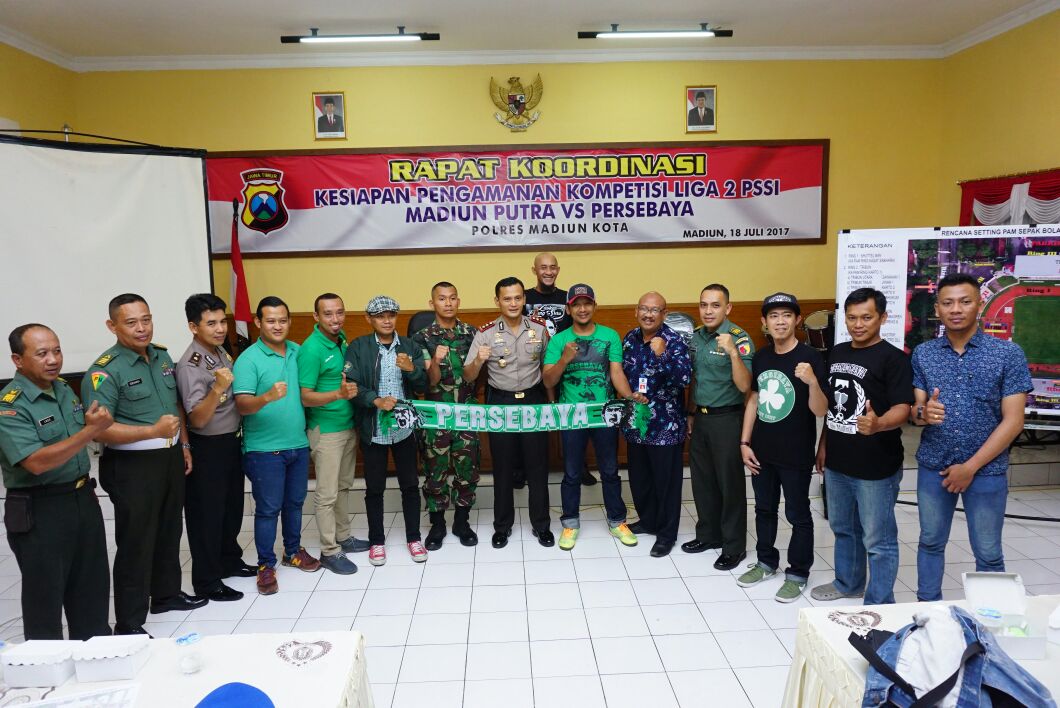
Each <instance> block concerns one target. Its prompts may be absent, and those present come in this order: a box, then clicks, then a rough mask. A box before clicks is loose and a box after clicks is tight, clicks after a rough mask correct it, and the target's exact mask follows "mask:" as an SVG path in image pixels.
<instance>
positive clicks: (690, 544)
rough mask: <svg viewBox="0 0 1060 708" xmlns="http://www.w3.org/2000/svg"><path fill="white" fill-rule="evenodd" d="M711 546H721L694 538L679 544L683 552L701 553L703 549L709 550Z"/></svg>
mask: <svg viewBox="0 0 1060 708" xmlns="http://www.w3.org/2000/svg"><path fill="white" fill-rule="evenodd" d="M712 548H721V546H720V545H714V544H710V543H705V542H703V541H700V540H698V539H695V538H693V539H692V540H691V541H685V542H684V543H682V544H681V550H682V551H684V552H685V553H702V552H703V551H709V550H710V549H712Z"/></svg>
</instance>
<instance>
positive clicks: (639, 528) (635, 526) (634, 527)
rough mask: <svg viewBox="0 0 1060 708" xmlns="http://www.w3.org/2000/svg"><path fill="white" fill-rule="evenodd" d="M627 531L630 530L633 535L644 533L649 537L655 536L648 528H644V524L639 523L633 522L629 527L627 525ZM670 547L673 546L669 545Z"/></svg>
mask: <svg viewBox="0 0 1060 708" xmlns="http://www.w3.org/2000/svg"><path fill="white" fill-rule="evenodd" d="M629 530H630V531H632V532H633V533H635V534H642V533H646V534H649V535H651V536H654V535H655V532H654V531H652V530H651V529H649V528H648V527H646V526H645V525H644V524H642V523H641V522H640V521H634V522H633V523H632V524H630V525H629ZM670 545H671V546H672V545H673V544H672V543H671V544H670Z"/></svg>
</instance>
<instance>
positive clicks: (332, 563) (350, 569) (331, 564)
mask: <svg viewBox="0 0 1060 708" xmlns="http://www.w3.org/2000/svg"><path fill="white" fill-rule="evenodd" d="M320 565H322V566H324V567H325V568H327V569H328V570H330V571H331V572H332V573H336V574H338V575H353V574H354V573H356V572H357V566H356V565H355V564H354V562H353V561H351V560H350V559H349V558H347V557H346V554H345V553H336V554H335V555H333V556H320Z"/></svg>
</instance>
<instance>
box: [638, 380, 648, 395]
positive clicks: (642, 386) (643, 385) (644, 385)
mask: <svg viewBox="0 0 1060 708" xmlns="http://www.w3.org/2000/svg"><path fill="white" fill-rule="evenodd" d="M647 392H648V377H647V376H641V377H640V378H639V379H637V393H647Z"/></svg>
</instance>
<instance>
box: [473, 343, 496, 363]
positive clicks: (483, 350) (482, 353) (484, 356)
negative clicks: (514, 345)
mask: <svg viewBox="0 0 1060 708" xmlns="http://www.w3.org/2000/svg"><path fill="white" fill-rule="evenodd" d="M492 351H493V350H492V349H490V346H489V345H488V344H483V345H481V346H480V347H479V348H478V354H477V355H475V358H476V359H478V361H479V363H480V364H485V363H486V362H487V361H489V360H490V353H491V352H492Z"/></svg>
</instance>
